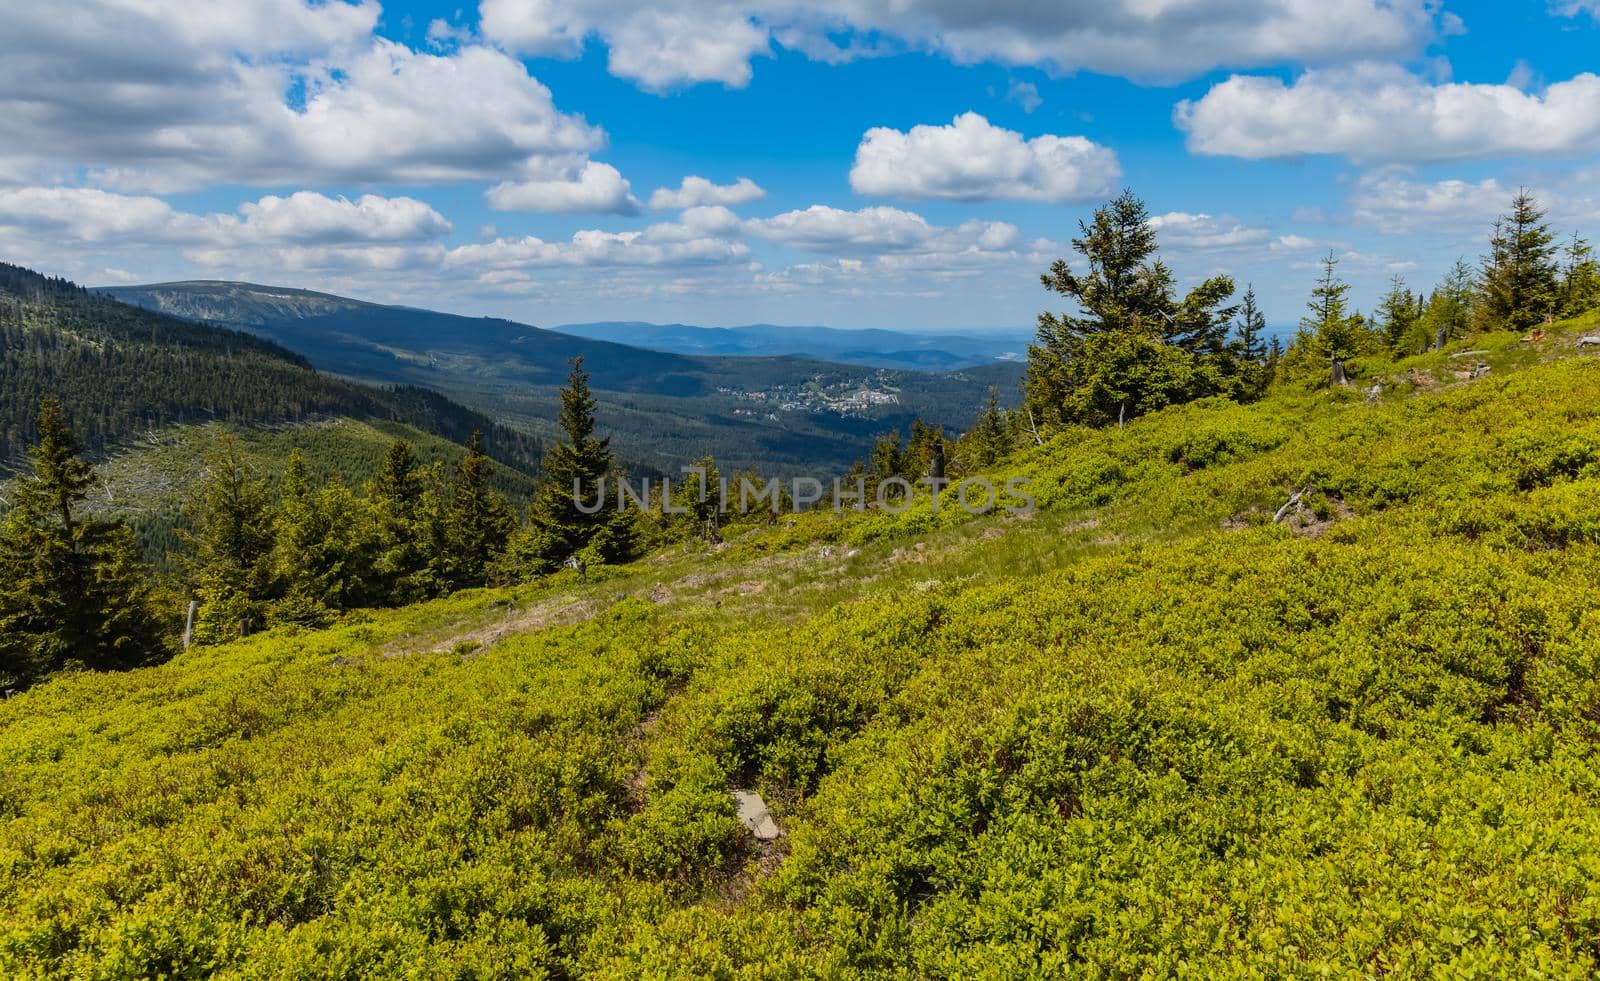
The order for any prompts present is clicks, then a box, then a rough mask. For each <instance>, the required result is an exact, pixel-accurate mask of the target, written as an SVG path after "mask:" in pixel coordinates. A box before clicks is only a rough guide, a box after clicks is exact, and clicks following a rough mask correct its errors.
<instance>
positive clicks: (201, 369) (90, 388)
mask: <svg viewBox="0 0 1600 981" xmlns="http://www.w3.org/2000/svg"><path fill="white" fill-rule="evenodd" d="M45 396H50V397H54V398H58V399H60V400H61V402H62V403H63V405H64V407H65V408H66V410H67V414H68V417H69V418H70V419H71V421H72V425H73V427H74V429H75V430H76V431H77V432H78V433H80V434H81V435H82V438H83V439H84V441H85V443H87V444H88V445H89V447H90V448H91V449H93V450H94V451H96V452H99V453H104V452H106V451H107V450H109V449H112V448H114V447H116V446H118V445H121V444H125V443H127V442H128V441H130V440H132V439H134V438H136V437H138V436H140V435H142V434H144V433H147V432H149V431H152V430H157V429H160V428H161V427H163V426H166V425H169V424H172V423H192V422H211V421H218V422H226V423H231V424H235V425H244V426H255V425H276V424H280V423H286V422H299V421H306V420H315V419H326V418H330V417H335V416H347V417H351V418H356V419H365V420H374V421H386V422H387V421H393V422H399V423H404V424H406V425H410V426H414V427H416V428H418V429H421V430H424V431H427V432H431V433H435V434H437V435H439V436H442V437H444V438H446V439H449V440H452V441H456V442H461V441H465V440H466V439H467V438H468V437H470V436H471V434H472V432H473V430H475V429H481V430H483V432H484V435H485V441H486V444H487V446H488V448H489V450H490V452H491V453H493V454H494V455H495V456H496V457H497V458H498V459H500V460H501V461H503V462H505V463H507V464H509V465H511V466H515V467H519V468H522V469H525V470H530V471H531V470H532V469H534V468H535V467H537V465H538V443H537V441H536V440H534V439H533V438H531V437H529V436H527V435H526V434H524V433H521V432H519V431H517V430H514V429H511V428H509V427H506V426H502V425H498V424H497V423H495V422H494V421H492V420H490V419H489V418H488V417H486V416H484V415H482V414H480V413H477V412H474V411H472V410H469V409H466V408H464V407H462V406H460V405H457V404H455V403H452V402H451V401H450V400H449V399H447V398H445V397H443V396H441V395H439V394H438V393H436V392H432V391H428V390H425V389H422V388H418V387H415V386H404V385H402V386H394V387H385V388H376V387H372V386H367V385H359V384H354V383H351V382H349V381H345V380H343V379H338V378H333V377H330V376H327V375H323V374H320V373H318V372H317V371H315V370H313V369H312V368H311V367H310V365H309V364H308V363H307V362H306V360H305V359H304V358H302V357H301V356H300V355H298V354H295V353H293V352H291V351H289V350H287V349H286V348H283V347H281V346H279V345H277V344H275V343H272V342H271V341H268V340H264V339H262V338H259V337H256V336H253V335H251V334H248V333H244V332H240V331H234V330H228V329H222V328H217V327H213V326H210V325H205V324H198V323H194V322H191V321H187V320H181V319H178V318H175V317H168V316H164V315H162V314H158V313H152V312H150V311H147V310H141V309H139V308H137V307H132V306H128V305H125V304H122V303H119V302H116V301H114V300H112V299H109V298H107V297H104V296H100V295H98V294H95V293H91V292H88V291H85V290H83V289H80V288H79V287H77V286H74V285H73V284H72V283H69V282H67V281H66V280H61V279H48V278H46V277H44V276H41V275H39V274H37V273H34V272H31V271H29V270H27V269H23V268H21V267H18V266H11V265H5V264H0V472H3V471H4V469H6V468H7V467H8V465H10V464H13V463H15V462H16V460H17V458H18V457H19V456H20V454H21V452H22V450H23V448H24V447H25V446H27V445H28V443H29V441H30V440H31V439H32V438H33V436H34V433H33V419H34V416H35V414H36V413H37V411H38V408H39V400H40V399H41V398H43V397H45Z"/></svg>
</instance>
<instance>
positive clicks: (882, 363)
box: [551, 321, 1032, 371]
mask: <svg viewBox="0 0 1600 981" xmlns="http://www.w3.org/2000/svg"><path fill="white" fill-rule="evenodd" d="M551 329H552V330H555V331H559V332H560V333H563V334H571V335H572V336H574V337H585V338H589V339H590V340H597V341H612V342H615V343H618V344H631V345H633V346H634V347H643V348H649V349H650V350H652V351H667V352H670V353H673V354H697V355H738V356H745V357H750V356H782V355H791V356H801V357H811V358H820V359H822V360H824V361H838V362H842V363H844V364H859V365H867V366H870V367H874V368H895V369H901V370H909V371H956V370H958V369H961V368H973V367H978V366H980V365H987V364H994V363H996V362H1000V361H1013V362H1018V361H1023V360H1026V358H1027V352H1028V343H1029V341H1030V340H1031V339H1032V335H1031V334H1030V333H1029V332H1028V331H1023V330H1009V331H997V332H984V333H982V334H915V333H908V332H904V331H897V330H876V329H874V330H840V329H839V328H836V327H808V326H781V325H777V324H750V325H748V326H744V327H696V326H692V325H689V324H650V323H642V322H638V321H602V322H599V323H590V324H562V325H561V326H559V327H553V328H551Z"/></svg>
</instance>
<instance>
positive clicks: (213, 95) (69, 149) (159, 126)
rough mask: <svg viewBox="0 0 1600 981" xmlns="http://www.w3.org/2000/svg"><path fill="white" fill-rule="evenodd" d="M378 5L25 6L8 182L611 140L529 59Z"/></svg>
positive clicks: (420, 164) (387, 162)
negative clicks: (389, 36) (415, 43)
mask: <svg viewBox="0 0 1600 981" xmlns="http://www.w3.org/2000/svg"><path fill="white" fill-rule="evenodd" d="M377 16H378V6H377V4H376V3H370V2H369V3H364V4H359V5H357V4H350V3H346V2H344V0H327V2H320V3H311V2H306V0H239V2H237V3H228V4H192V3H184V2H179V0H83V2H79V3H72V4H65V5H62V4H43V3H34V4H16V5H12V7H11V9H8V10H7V12H6V18H5V20H6V26H5V30H4V32H0V175H5V176H9V177H10V178H11V179H13V180H28V181H31V182H35V183H38V182H43V180H47V179H50V178H52V176H53V175H57V174H60V173H62V172H71V171H73V170H76V169H77V168H85V169H87V170H88V171H89V172H90V173H91V174H92V175H93V176H94V177H95V178H96V180H97V182H98V183H100V184H102V185H104V186H109V187H113V188H116V189H119V190H146V191H166V190H175V189H180V188H187V187H198V186H206V185H208V184H219V183H232V184H238V183H251V184H258V185H266V186H283V185H292V184H299V185H304V184H306V183H316V182H372V183H429V182H437V181H456V180H471V179H507V178H511V177H516V176H519V175H524V176H527V177H530V178H531V177H533V176H536V175H537V173H538V172H540V171H541V170H545V169H548V168H549V167H551V166H554V165H558V164H559V165H563V166H567V167H573V166H577V165H578V164H580V163H581V161H582V160H583V159H584V158H585V157H586V156H587V154H589V153H591V152H593V151H594V150H596V149H598V148H599V147H600V146H602V145H603V144H604V142H605V136H604V134H603V133H602V132H601V131H600V130H599V129H597V128H596V127H594V126H591V125H589V124H588V123H587V122H586V121H585V120H583V119H582V118H581V117H578V116H575V115H571V114H567V113H563V112H561V111H559V110H558V109H557V108H556V107H555V105H554V101H553V99H552V96H551V94H550V91H549V89H547V88H546V87H545V86H544V85H542V84H540V83H539V82H538V81H537V80H536V79H534V78H533V77H531V76H530V75H529V74H528V71H527V69H526V67H524V66H523V64H522V63H521V62H520V61H518V60H517V59H515V58H513V57H511V56H509V55H507V54H506V53H504V52H502V51H499V50H497V49H494V48H491V47H486V46H482V45H463V46H461V47H459V48H458V49H456V50H453V51H450V52H448V53H441V54H429V53H423V52H418V51H414V50H412V49H411V48H409V47H406V46H405V45H402V44H397V43H394V42H392V41H389V40H385V39H383V38H380V37H377V36H376V35H374V34H373V33H372V32H373V28H374V25H375V24H376V20H377Z"/></svg>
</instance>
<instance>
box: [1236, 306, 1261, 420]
mask: <svg viewBox="0 0 1600 981" xmlns="http://www.w3.org/2000/svg"><path fill="white" fill-rule="evenodd" d="M1238 316H1239V319H1238V321H1237V324H1236V326H1235V327H1234V335H1233V356H1234V359H1235V361H1236V362H1237V364H1238V369H1237V370H1238V372H1239V393H1240V395H1241V396H1243V397H1244V398H1250V399H1253V398H1257V397H1259V396H1260V395H1261V393H1262V392H1263V391H1265V390H1266V387H1267V353H1268V352H1267V338H1266V330H1267V318H1266V316H1265V315H1263V314H1262V312H1261V307H1260V306H1259V305H1258V304H1257V301H1256V288H1255V286H1254V284H1252V285H1250V286H1247V287H1246V288H1245V291H1244V296H1243V297H1241V298H1240V302H1239V315H1238Z"/></svg>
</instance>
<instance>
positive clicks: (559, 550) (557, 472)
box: [511, 357, 635, 576]
mask: <svg viewBox="0 0 1600 981" xmlns="http://www.w3.org/2000/svg"><path fill="white" fill-rule="evenodd" d="M570 364H571V368H572V370H571V371H570V372H569V373H568V375H567V384H566V387H565V388H563V389H562V390H561V412H560V415H559V416H558V421H559V422H560V424H561V429H562V431H563V432H564V433H565V434H566V439H565V440H563V441H561V442H558V443H556V445H554V446H552V447H550V450H549V452H547V453H546V454H545V457H544V460H543V461H542V464H541V469H542V470H543V475H542V478H541V480H540V481H539V487H538V489H537V490H536V491H535V492H534V499H533V506H532V508H531V509H530V511H529V514H528V522H527V525H526V526H525V527H524V528H523V529H522V531H521V532H519V533H518V535H517V540H516V542H515V544H514V546H513V548H512V555H511V560H512V561H511V564H512V565H513V566H514V567H515V574H517V575H520V576H530V575H540V574H543V573H546V572H550V571H552V570H554V569H557V568H559V567H560V565H561V563H563V562H565V561H567V560H568V559H569V558H572V557H574V556H576V555H577V554H578V553H579V552H580V551H583V552H586V554H585V555H584V556H583V561H584V563H585V564H586V565H597V564H601V563H605V562H617V561H620V560H623V559H626V558H628V557H630V556H631V555H632V554H633V550H634V544H635V536H634V527H633V522H634V518H635V516H634V515H633V514H631V513H628V512H626V511H624V510H623V509H622V508H621V507H620V506H619V505H618V500H617V493H616V490H617V488H616V484H615V478H616V474H615V473H614V471H615V466H616V460H615V458H614V457H613V456H612V453H611V441H610V439H609V438H604V437H596V436H595V399H594V396H593V395H592V394H591V393H590V391H589V374H588V372H586V371H584V370H583V358H582V357H578V358H575V359H573V360H572V361H571V362H570Z"/></svg>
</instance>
